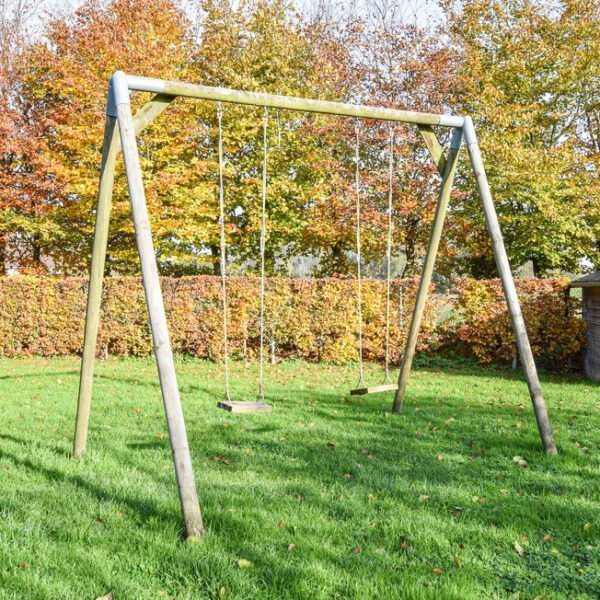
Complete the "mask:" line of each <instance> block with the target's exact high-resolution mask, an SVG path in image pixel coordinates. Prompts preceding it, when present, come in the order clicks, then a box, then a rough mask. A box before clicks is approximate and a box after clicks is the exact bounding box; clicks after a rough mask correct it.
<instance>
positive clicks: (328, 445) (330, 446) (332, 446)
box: [327, 442, 335, 450]
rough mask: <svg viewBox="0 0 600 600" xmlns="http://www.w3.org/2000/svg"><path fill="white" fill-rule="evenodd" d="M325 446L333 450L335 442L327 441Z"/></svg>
mask: <svg viewBox="0 0 600 600" xmlns="http://www.w3.org/2000/svg"><path fill="white" fill-rule="evenodd" d="M327 447H328V448H331V449H332V450H333V449H334V448H335V444H334V443H333V442H327Z"/></svg>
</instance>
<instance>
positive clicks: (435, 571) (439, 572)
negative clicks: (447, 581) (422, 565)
mask: <svg viewBox="0 0 600 600" xmlns="http://www.w3.org/2000/svg"><path fill="white" fill-rule="evenodd" d="M433 572H434V573H435V574H436V575H441V574H442V573H443V572H444V569H440V568H435V569H433Z"/></svg>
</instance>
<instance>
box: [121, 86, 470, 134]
mask: <svg viewBox="0 0 600 600" xmlns="http://www.w3.org/2000/svg"><path fill="white" fill-rule="evenodd" d="M127 85H128V87H129V89H130V90H136V91H140V92H154V93H155V94H166V95H168V96H183V97H186V98H199V99H202V100H215V101H218V102H231V103H235V104H249V105H252V106H266V107H269V108H281V109H286V110H297V111H302V112H315V113H325V114H331V115H343V116H347V117H360V118H364V119H381V120H384V121H400V122H403V123H416V124H417V125H440V126H442V127H462V126H463V121H464V119H463V117H458V116H453V115H435V114H432V113H423V112H415V111H410V110H396V109H393V108H382V107H377V106H364V105H360V104H346V103H343V102H328V101H324V100H310V99H308V98H295V97H292V96H278V95H275V94H264V93H259V92H243V91H240V90H232V89H228V88H221V87H211V86H206V85H198V84H194V83H181V82H178V81H165V80H163V79H152V78H149V77H137V76H135V75H127Z"/></svg>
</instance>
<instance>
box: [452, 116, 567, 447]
mask: <svg viewBox="0 0 600 600" xmlns="http://www.w3.org/2000/svg"><path fill="white" fill-rule="evenodd" d="M464 132H465V141H466V143H467V148H468V150H469V156H470V158H471V164H472V165H473V171H474V173H475V179H476V180H477V189H478V190H479V195H480V197H481V202H482V204H483V211H484V213H485V220H486V222H487V226H488V230H489V232H490V237H491V238H492V248H493V249H494V257H495V259H496V265H497V267H498V271H499V273H500V279H501V280H502V288H503V289H504V296H505V298H506V303H507V304H508V311H509V313H510V319H511V322H512V326H513V330H514V332H515V338H516V340H517V348H518V349H519V355H520V357H521V363H522V365H523V371H524V373H525V378H526V379H527V386H528V388H529V395H530V396H531V402H532V404H533V410H534V412H535V418H536V421H537V426H538V429H539V432H540V437H541V438H542V444H543V445H544V450H545V451H546V453H547V454H558V450H557V448H556V443H555V441H554V436H553V434H552V427H551V425H550V418H549V417H548V410H547V409H546V403H545V402H544V397H543V395H542V387H541V385H540V380H539V378H538V374H537V369H536V367H535V361H534V359H533V353H532V352H531V346H530V344H529V337H528V336H527V329H526V328H525V321H524V320H523V314H522V313H521V306H520V304H519V298H518V296H517V289H516V288H515V282H514V280H513V276H512V273H511V271H510V264H509V262H508V256H507V255H506V248H505V247H504V240H503V239H502V232H501V231H500V224H499V223H498V216H497V215H496V209H495V207H494V201H493V199H492V193H491V191H490V186H489V184H488V180H487V175H486V173H485V168H484V166H483V161H482V159H481V151H480V150H479V144H478V142H477V135H476V134H475V128H474V127H473V121H472V120H471V117H465V124H464Z"/></svg>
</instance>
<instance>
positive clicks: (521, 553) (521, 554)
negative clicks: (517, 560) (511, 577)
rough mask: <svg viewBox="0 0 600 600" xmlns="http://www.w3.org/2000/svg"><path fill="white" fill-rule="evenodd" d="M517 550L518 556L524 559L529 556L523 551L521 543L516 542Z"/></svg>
mask: <svg viewBox="0 0 600 600" xmlns="http://www.w3.org/2000/svg"><path fill="white" fill-rule="evenodd" d="M515 550H516V551H517V554H518V555H519V556H520V557H521V558H523V557H524V556H527V555H526V553H525V550H523V548H522V547H521V544H519V542H515Z"/></svg>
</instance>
